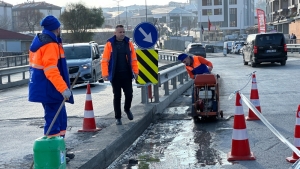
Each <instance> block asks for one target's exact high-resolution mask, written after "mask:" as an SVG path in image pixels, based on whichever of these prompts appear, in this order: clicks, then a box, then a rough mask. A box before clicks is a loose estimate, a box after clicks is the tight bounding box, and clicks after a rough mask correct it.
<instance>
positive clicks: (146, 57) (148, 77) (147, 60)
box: [136, 49, 158, 84]
mask: <svg viewBox="0 0 300 169" xmlns="http://www.w3.org/2000/svg"><path fill="white" fill-rule="evenodd" d="M136 54H137V59H138V66H139V76H138V79H137V83H138V84H147V83H152V84H157V83H158V51H157V50H154V49H147V50H141V49H137V50H136Z"/></svg>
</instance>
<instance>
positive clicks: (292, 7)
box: [266, 0, 300, 37]
mask: <svg viewBox="0 0 300 169" xmlns="http://www.w3.org/2000/svg"><path fill="white" fill-rule="evenodd" d="M299 3H300V0H267V7H266V17H267V24H268V25H269V27H273V28H274V30H276V31H277V32H282V33H284V34H292V33H294V34H296V36H297V37H300V6H299Z"/></svg>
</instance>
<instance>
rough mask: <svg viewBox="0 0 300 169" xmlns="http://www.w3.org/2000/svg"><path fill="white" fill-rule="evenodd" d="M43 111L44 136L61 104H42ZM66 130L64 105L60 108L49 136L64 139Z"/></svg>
mask: <svg viewBox="0 0 300 169" xmlns="http://www.w3.org/2000/svg"><path fill="white" fill-rule="evenodd" d="M42 105H43V107H44V111H45V116H44V118H45V126H44V134H45V135H46V133H47V130H48V128H49V127H50V124H51V123H52V120H53V119H54V116H55V115H56V113H57V110H58V109H59V107H60V105H61V103H42ZM66 129H67V112H66V107H65V105H64V106H63V107H62V109H61V111H60V113H59V115H58V116H57V119H56V121H55V122H54V125H53V127H52V129H51V130H50V133H49V136H61V137H64V136H65V134H66Z"/></svg>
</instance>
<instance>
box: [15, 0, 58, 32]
mask: <svg viewBox="0 0 300 169" xmlns="http://www.w3.org/2000/svg"><path fill="white" fill-rule="evenodd" d="M37 13H41V14H42V16H40V15H38V14H37ZM12 14H13V16H12V17H13V29H14V30H15V31H35V30H41V26H40V24H39V23H40V21H41V19H42V18H43V17H45V16H47V15H53V16H55V17H57V18H59V17H60V15H61V7H59V6H56V5H53V4H49V3H47V2H35V1H28V2H24V3H22V4H18V5H15V6H13V8H12ZM27 21H30V22H28V23H26V22H27ZM24 22H25V23H24ZM33 22H35V23H33ZM28 24H32V25H33V27H32V28H30V29H29V27H28V26H26V25H28Z"/></svg>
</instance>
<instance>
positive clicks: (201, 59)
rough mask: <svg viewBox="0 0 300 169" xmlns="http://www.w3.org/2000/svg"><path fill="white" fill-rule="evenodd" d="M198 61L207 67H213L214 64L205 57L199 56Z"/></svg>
mask: <svg viewBox="0 0 300 169" xmlns="http://www.w3.org/2000/svg"><path fill="white" fill-rule="evenodd" d="M198 59H199V61H200V63H201V64H202V63H203V64H206V66H209V67H213V64H212V63H211V62H210V61H208V60H207V59H205V58H204V57H199V56H198Z"/></svg>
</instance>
